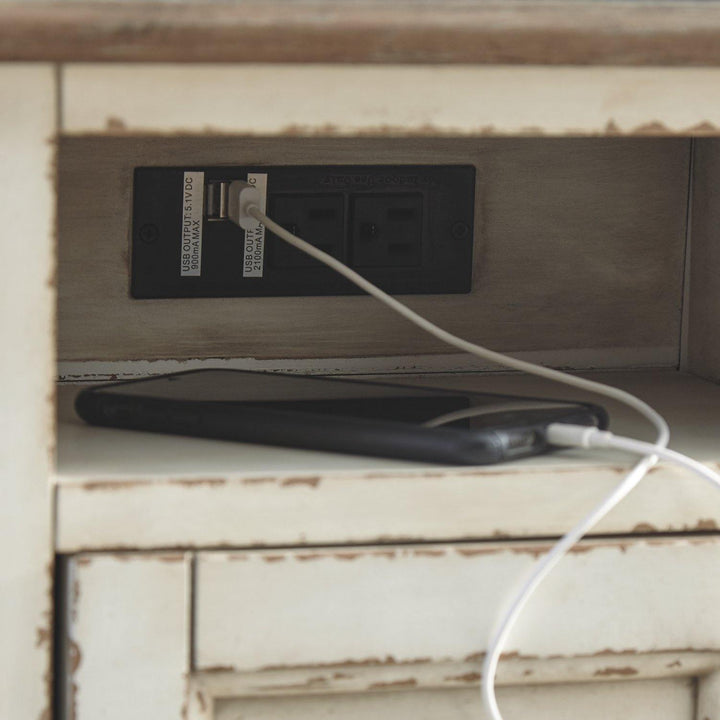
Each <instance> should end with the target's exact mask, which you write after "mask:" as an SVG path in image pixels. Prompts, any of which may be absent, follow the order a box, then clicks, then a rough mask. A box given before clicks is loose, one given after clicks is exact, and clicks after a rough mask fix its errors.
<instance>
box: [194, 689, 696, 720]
mask: <svg viewBox="0 0 720 720" xmlns="http://www.w3.org/2000/svg"><path fill="white" fill-rule="evenodd" d="M693 691H694V687H693V683H692V681H690V680H687V679H680V680H654V681H653V680H650V681H648V680H645V681H642V680H641V681H638V682H632V683H620V682H615V683H595V684H592V685H590V684H579V685H567V686H549V687H548V686H534V687H524V688H501V689H500V691H499V692H498V701H499V704H500V707H501V709H502V711H503V716H504V717H505V719H506V720H528V719H532V720H578V718H582V719H583V720H620V719H625V718H627V719H628V720H693V718H694V716H693V705H694V702H693V701H694V697H693V696H694V692H693ZM214 710H215V712H214V713H213V715H212V718H213V720H238V718H242V720H277V719H278V718H282V719H283V720H336V718H338V717H342V719H343V720H377V718H392V720H488V716H487V715H486V714H485V713H484V711H483V709H482V707H481V705H480V693H479V691H478V690H476V689H472V690H471V689H458V690H449V691H448V690H434V691H433V690H412V689H408V688H403V687H402V686H400V687H397V688H394V689H393V688H388V689H387V690H386V691H382V692H372V693H362V694H356V695H341V696H337V695H336V696H324V695H315V696H313V695H310V696H307V697H302V698H298V697H288V698H283V699H273V700H268V699H266V698H242V699H240V698H221V699H219V700H217V701H216V702H215V704H214ZM191 720H196V718H194V717H193V718H191ZM197 720H199V718H198V719H197ZM203 720H205V718H203ZM699 720H701V719H699Z"/></svg>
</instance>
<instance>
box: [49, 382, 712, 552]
mask: <svg viewBox="0 0 720 720" xmlns="http://www.w3.org/2000/svg"><path fill="white" fill-rule="evenodd" d="M593 377H597V378H599V379H604V380H606V381H609V382H612V383H614V384H617V385H619V386H622V387H625V388H627V389H629V390H631V391H634V392H636V393H638V394H639V395H640V396H641V397H643V398H645V399H646V400H648V401H649V402H651V403H652V404H653V405H655V406H656V407H657V408H658V409H659V410H660V411H661V412H663V413H664V414H665V416H666V417H667V418H668V420H669V422H670V424H671V427H672V428H673V441H672V442H673V446H674V447H675V448H676V449H678V450H680V451H683V452H687V453H689V454H690V455H692V456H693V457H696V458H697V459H699V460H701V461H703V462H707V463H708V464H710V465H711V466H717V463H718V461H720V443H719V442H718V439H717V438H718V437H720V413H718V407H720V387H718V386H716V385H713V384H712V383H708V382H705V381H702V380H699V379H697V378H695V377H692V376H689V375H683V374H680V373H675V372H668V371H642V372H635V373H633V372H629V373H628V372H626V373H611V374H607V373H606V374H596V375H593ZM395 379H396V380H397V381H401V380H402V379H401V378H399V377H396V378H395ZM424 382H425V383H427V384H434V385H438V386H443V387H468V388H474V389H477V390H490V391H493V390H494V391H496V392H510V393H513V392H514V393H517V394H526V395H534V396H541V395H549V396H553V395H558V394H559V395H560V396H562V397H575V396H577V395H576V393H574V392H573V391H572V390H565V389H560V390H558V389H557V388H556V387H555V386H553V385H550V384H547V383H542V382H540V381H538V380H535V379H533V378H529V377H522V376H517V375H495V376H487V375H484V376H477V375H455V376H426V377H425V378H424ZM61 391H62V392H61V393H60V397H61V405H62V406H63V410H64V411H63V412H62V415H61V417H62V422H61V424H60V426H59V431H60V432H59V442H60V444H59V460H60V462H59V468H58V476H57V478H56V482H57V486H58V528H57V532H58V535H57V544H58V547H59V548H60V549H61V550H62V551H64V552H71V551H77V550H80V549H102V548H112V547H128V546H132V547H137V548H152V547H177V546H186V547H188V546H191V547H212V546H223V547H231V546H233V545H254V544H261V545H262V544H278V545H281V544H297V543H301V544H313V543H345V542H352V543H357V542H377V541H387V540H391V539H392V540H400V541H402V540H433V539H434V540H441V539H447V538H487V537H490V538H492V537H496V536H508V537H521V536H542V535H560V534H562V533H563V532H565V531H566V530H567V529H569V527H571V526H572V524H574V523H575V522H577V520H578V519H579V518H580V517H581V516H582V515H583V514H584V513H585V512H587V511H588V510H589V509H590V508H591V507H592V506H593V505H594V504H595V503H597V502H598V501H599V500H600V498H601V497H602V496H603V495H605V494H606V493H608V492H609V491H610V489H611V488H612V487H614V486H615V485H616V484H617V483H618V482H619V481H620V480H621V478H622V473H623V472H624V471H625V470H626V469H627V468H628V467H629V463H630V458H629V457H628V456H624V455H621V454H610V453H588V452H580V451H566V452H563V453H561V454H555V455H547V456H542V457H538V458H533V459H529V460H525V461H522V462H515V463H512V464H508V465H500V466H486V467H482V468H457V467H454V468H453V467H444V468H442V467H438V466H431V465H420V464H412V463H408V462H402V461H391V460H382V459H373V458H361V457H355V456H345V455H335V454H331V453H317V452H311V451H303V450H292V449H288V448H273V447H266V446H261V445H246V444H240V443H229V442H221V441H209V440H201V439H197V438H182V437H174V436H163V435H155V434H149V433H137V432H129V431H124V430H111V429H105V428H92V427H88V426H84V425H83V424H81V422H80V421H79V420H77V419H73V416H72V411H71V410H70V408H69V401H70V400H71V399H72V396H73V395H74V393H75V392H76V388H74V387H63V388H61ZM606 405H607V407H608V409H609V410H610V413H611V418H612V421H611V426H612V427H613V428H614V429H615V431H616V432H618V433H621V434H627V435H630V436H633V437H643V436H644V437H650V434H649V431H648V428H647V423H645V422H644V421H643V420H642V419H640V418H639V417H636V416H634V414H632V413H630V412H629V411H627V410H624V409H622V408H621V407H620V406H618V405H616V404H615V403H606ZM718 525H720V495H718V493H717V491H716V490H714V489H713V488H712V487H711V486H710V485H708V484H707V483H705V482H703V481H702V480H700V479H697V478H695V477H693V476H689V475H688V474H687V473H685V472H684V471H682V470H679V469H677V468H673V467H669V466H665V465H663V466H660V467H658V468H657V469H655V470H653V471H652V473H651V474H650V476H649V477H648V478H647V479H646V480H645V481H644V482H643V483H642V484H641V485H640V486H639V488H638V489H637V490H635V491H634V492H633V493H632V494H631V495H630V496H629V497H628V498H627V499H626V500H624V501H623V503H622V504H621V505H620V506H619V507H618V508H617V509H616V510H614V511H613V512H612V513H611V514H610V515H609V516H608V518H607V519H606V520H605V521H603V522H602V523H601V524H600V525H599V526H598V529H597V532H602V533H630V532H648V531H657V532H665V531H683V530H711V529H716V528H717V527H718Z"/></svg>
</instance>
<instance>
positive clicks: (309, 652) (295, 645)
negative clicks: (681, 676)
mask: <svg viewBox="0 0 720 720" xmlns="http://www.w3.org/2000/svg"><path fill="white" fill-rule="evenodd" d="M547 547H548V546H547V545H545V544H537V543H535V544H533V543H517V542H513V543H483V544H457V545H433V546H429V545H423V546H402V547H401V546H381V547H365V548H353V549H348V548H343V549H320V550H304V551H303V550H297V551H273V552H242V553H202V554H200V555H199V557H198V566H197V586H196V611H195V618H196V626H195V636H196V645H195V667H196V669H198V670H207V669H212V668H216V669H217V668H221V669H223V670H232V671H247V670H253V669H257V668H264V667H265V668H266V667H274V668H293V667H300V666H310V665H334V664H337V665H342V664H358V663H371V664H372V663H375V664H377V663H382V662H389V663H408V664H412V663H415V664H418V663H421V662H441V661H454V662H462V661H472V660H473V659H475V660H477V658H478V653H481V652H482V651H484V649H485V646H486V645H485V644H486V641H487V638H488V635H489V633H490V629H491V626H492V623H493V622H494V620H495V618H496V615H497V613H498V610H499V608H500V606H501V605H502V603H503V602H504V601H505V599H506V598H507V597H508V596H509V593H510V592H511V591H512V589H513V588H515V587H517V583H518V580H519V578H521V577H522V576H523V575H524V573H526V572H527V571H528V570H529V569H530V567H531V566H532V564H533V562H534V561H535V559H536V558H537V557H538V556H539V554H541V553H542V552H544V551H545V550H547ZM719 561H720V544H719V541H718V539H717V538H715V537H706V538H695V539H677V540H675V539H663V540H648V541H637V540H635V541H627V542H623V541H621V540H613V541H589V542H586V543H583V544H582V545H580V546H579V547H577V548H575V550H574V552H572V553H571V554H570V556H569V557H567V558H566V559H564V560H563V562H562V563H561V564H560V565H559V566H558V568H557V569H556V570H555V572H554V573H553V574H552V575H551V576H550V578H548V580H547V582H546V583H544V584H543V585H542V586H541V587H540V589H539V590H538V592H537V595H536V596H535V597H534V598H533V600H532V601H531V602H530V603H529V605H528V607H527V609H526V611H525V612H524V614H523V615H522V617H521V618H520V621H519V622H518V625H517V626H516V629H515V630H514V632H513V634H512V636H511V638H510V642H509V646H508V648H507V651H508V652H512V653H515V654H519V655H520V656H523V657H525V658H547V657H552V656H561V657H566V658H568V657H569V658H577V657H578V656H584V657H589V656H593V655H596V654H599V655H598V656H599V657H601V656H602V654H604V653H622V654H624V655H627V656H628V657H627V658H625V659H623V662H622V665H623V667H626V666H629V667H630V668H631V671H632V657H631V655H632V654H637V653H645V654H648V653H657V652H661V651H668V650H670V651H679V650H691V651H697V650H717V649H720V622H718V616H719V615H720V575H718V573H717V567H718V562H719ZM615 664H616V663H615ZM631 671H629V672H631Z"/></svg>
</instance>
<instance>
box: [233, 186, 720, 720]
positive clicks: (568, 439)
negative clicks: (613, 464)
mask: <svg viewBox="0 0 720 720" xmlns="http://www.w3.org/2000/svg"><path fill="white" fill-rule="evenodd" d="M228 210H229V211H228V218H229V219H230V220H231V221H233V222H235V223H236V224H237V225H239V226H240V227H242V228H244V229H246V230H249V229H253V228H255V227H257V226H258V225H259V224H262V225H264V226H265V227H266V228H267V229H268V230H271V231H272V232H273V233H274V234H275V235H277V236H278V237H279V238H281V239H283V240H284V241H285V242H287V243H289V244H290V245H292V246H293V247H295V248H297V249H298V250H300V251H301V252H304V253H306V254H307V255H309V256H310V257H313V258H315V259H316V260H318V261H319V262H321V263H324V264H325V265H327V266H328V267H330V268H332V269H333V270H335V271H336V272H338V273H339V274H340V275H342V276H344V277H345V278H347V279H348V280H349V281H350V282H352V283H354V284H355V285H357V287H359V288H360V289H361V290H364V291H365V292H367V293H368V294H369V295H372V296H373V297H374V298H376V299H377V300H379V301H380V302H382V303H383V304H385V305H386V306H387V307H389V308H390V309H391V310H394V311H395V312H396V313H398V314H399V315H401V316H402V317H404V318H406V319H407V320H409V321H410V322H411V323H413V324H414V325H416V326H417V327H419V328H421V329H422V330H425V331H426V332H428V333H430V334H431V335H433V336H434V337H436V338H437V339H439V340H442V341H443V342H445V343H447V344H448V345H451V346H452V347H455V348H457V349H458V350H461V351H463V352H467V353H470V354H472V355H475V356H476V357H479V358H482V359H483V360H489V361H491V362H494V363H497V364H499V365H504V366H506V367H509V368H512V369H513V370H520V371H522V372H526V373H529V374H531V375H537V376H539V377H543V378H546V379H548V380H554V381H556V382H560V383H564V384H566V385H570V386H572V387H575V388H579V389H581V390H585V391H588V392H592V393H596V394H598V395H604V396H606V397H609V398H612V399H613V400H617V401H618V402H621V403H623V404H624V405H627V406H628V407H631V408H633V409H634V410H636V411H637V412H639V413H640V414H641V415H643V416H644V417H645V418H647V420H649V422H650V423H652V425H653V426H654V427H655V429H656V430H657V439H656V440H655V444H652V443H640V442H637V441H632V440H627V439H625V438H614V436H612V437H613V438H614V439H613V440H612V444H611V441H610V440H609V439H608V438H604V436H597V438H598V439H597V440H592V442H593V443H594V442H605V443H607V444H606V445H604V447H618V448H619V447H620V444H624V447H623V448H621V449H625V450H628V451H630V452H634V453H636V454H640V455H642V456H643V457H642V459H641V460H640V461H639V462H637V463H636V465H635V466H634V467H633V468H632V469H631V470H630V472H629V473H628V475H627V476H626V477H625V478H624V479H623V480H622V482H621V483H620V484H619V485H618V486H617V487H616V488H615V489H614V490H613V491H612V493H610V494H609V495H608V496H607V497H606V498H605V499H604V500H603V501H602V502H601V503H600V504H599V505H598V506H597V507H595V508H594V509H593V510H592V511H591V512H590V513H588V514H587V515H586V516H585V517H584V518H583V519H582V520H581V521H580V522H579V523H578V524H577V525H576V526H575V527H574V528H573V529H572V530H570V531H569V532H568V533H567V534H566V535H565V536H563V537H562V538H561V539H560V540H559V541H558V543H557V544H556V545H555V546H554V547H553V548H552V549H551V550H550V552H549V553H548V554H547V555H545V556H544V557H543V558H542V559H541V560H540V561H539V562H538V563H536V565H535V566H534V568H533V570H532V572H531V573H530V575H529V577H528V578H527V579H526V581H525V583H524V585H523V588H522V590H521V591H520V592H519V593H518V594H517V596H516V597H515V598H514V600H513V601H512V602H511V603H510V605H509V607H508V609H507V610H506V611H505V612H504V613H503V615H502V616H501V619H500V621H499V623H498V625H497V629H496V630H495V632H494V633H493V636H492V638H491V640H490V643H489V645H488V650H487V653H486V655H485V663H484V666H483V673H482V694H483V702H484V704H485V707H486V709H487V711H488V713H489V715H490V717H491V718H492V720H503V718H502V715H501V713H500V709H499V707H498V705H497V699H496V696H495V675H496V671H497V665H498V661H499V659H500V655H501V653H502V648H503V647H504V645H505V643H506V641H507V639H508V637H509V635H510V632H511V631H512V628H513V625H514V624H515V621H516V620H517V618H518V616H519V614H520V612H521V611H522V609H523V607H524V606H525V604H526V603H527V601H528V599H529V598H530V596H531V595H532V593H533V592H534V590H535V589H536V588H537V587H538V585H539V584H540V583H541V582H542V581H543V579H544V578H545V577H546V576H547V575H548V573H550V571H551V570H552V569H553V568H554V567H555V565H556V564H557V563H558V562H559V561H560V560H561V558H562V557H563V556H564V555H565V554H566V553H567V552H568V550H569V549H570V548H571V547H572V546H573V545H574V544H575V543H576V542H577V541H578V540H579V539H580V538H581V537H582V536H583V535H585V534H586V533H587V532H588V531H589V530H590V529H591V528H592V527H593V526H594V525H595V524H596V523H597V522H599V521H600V520H601V519H602V518H603V517H604V516H605V515H606V514H607V513H608V512H610V510H611V509H612V508H613V507H615V505H617V504H618V503H619V502H620V501H621V500H622V499H623V498H624V497H625V496H626V495H627V494H628V493H629V492H630V491H631V490H632V489H633V488H634V487H635V486H636V485H637V484H638V483H639V482H640V480H642V478H643V477H644V476H645V475H646V473H647V471H648V470H649V469H650V468H651V467H652V466H653V465H654V464H655V463H656V462H657V460H658V455H660V454H662V456H663V458H665V459H668V460H670V461H672V462H679V459H678V454H677V453H672V451H669V450H666V447H667V444H668V440H669V438H670V431H669V428H668V425H667V423H666V422H665V419H664V418H663V417H662V416H661V415H660V414H659V413H658V412H656V411H655V410H654V409H653V408H652V407H650V406H649V405H648V404H647V403H645V402H643V401H642V400H640V399H639V398H637V397H635V396H634V395H632V394H630V393H628V392H625V391H624V390H620V389H618V388H614V387H612V386H609V385H605V384H603V383H599V382H595V381H592V380H586V379H584V378H579V377H575V376H574V375H569V374H567V373H564V372H561V371H559V370H554V369H552V368H546V367H543V366H541V365H535V364H533V363H529V362H526V361H523V360H518V359H516V358H513V357H510V356H508V355H503V354H501V353H498V352H495V351H493V350H490V349H488V348H485V347H482V346H481V345H476V344H475V343H471V342H469V341H467V340H464V339H463V338H460V337H458V336H457V335H453V334H452V333H449V332H447V331H446V330H443V329H442V328H440V327H438V326H437V325H435V324H434V323H432V322H430V321H429V320H427V319H426V318H424V317H422V316H421V315H418V314H417V313H416V312H415V311H413V310H411V309H410V308H409V307H407V305H404V304H403V303H401V302H400V301H398V300H396V299H395V298H394V297H392V296H391V295H388V294H387V293H386V292H384V291H383V290H381V289H380V288H378V287H376V286H375V285H373V284H372V283H371V282H369V281H368V280H366V279H365V278H364V277H363V276H362V275H359V274H358V273H356V272H355V271H354V270H352V269H351V268H349V267H347V265H344V264H343V263H342V262H340V261H339V260H337V259H336V258H334V257H332V255H329V254H328V253H325V252H323V251H322V250H319V249H318V248H316V247H315V246H313V245H311V244H310V243H307V242H305V241H304V240H302V239H301V238H299V237H297V236H296V235H293V233H291V232H289V231H288V230H286V229H285V228H284V227H282V226H281V225H278V223H276V222H275V221H273V220H272V219H271V218H269V217H268V216H267V215H265V213H263V212H262V211H261V210H260V194H259V192H258V190H257V189H256V188H254V187H253V186H252V185H249V184H248V183H245V182H243V181H240V180H236V181H234V182H232V183H230V188H229V200H228ZM566 427H576V428H578V430H582V431H586V430H587V429H588V428H586V427H580V426H565V425H560V424H555V425H551V426H550V428H551V429H553V433H552V439H551V438H550V436H548V440H549V441H550V442H551V443H553V444H558V445H569V446H572V445H577V446H580V447H599V446H600V445H595V444H593V445H582V443H583V442H591V440H590V439H589V437H590V436H585V435H583V436H582V437H579V436H577V434H575V435H572V434H570V433H565V432H564V431H561V428H566ZM595 430H597V429H595ZM609 435H611V434H609ZM592 437H593V438H595V437H596V436H595V435H593V436H592ZM603 438H604V439H603ZM621 441H622V442H621ZM578 443H580V444H579V445H578ZM631 444H632V447H631V446H630V445H631ZM681 457H683V463H681V464H684V466H685V467H689V468H690V469H693V470H694V471H696V472H700V471H699V469H698V468H696V467H694V466H693V467H691V466H690V464H689V463H688V462H686V460H687V461H689V458H686V459H685V458H684V456H681ZM690 462H691V463H694V461H690ZM696 465H698V466H699V467H700V468H703V472H705V471H707V472H711V471H709V470H708V469H707V468H705V467H704V466H702V465H700V463H696ZM701 474H702V473H701ZM711 475H712V476H713V477H710V476H708V475H707V474H704V475H703V476H704V477H706V479H709V480H711V481H712V482H714V483H716V484H718V485H719V486H720V477H718V476H716V475H715V474H714V473H711Z"/></svg>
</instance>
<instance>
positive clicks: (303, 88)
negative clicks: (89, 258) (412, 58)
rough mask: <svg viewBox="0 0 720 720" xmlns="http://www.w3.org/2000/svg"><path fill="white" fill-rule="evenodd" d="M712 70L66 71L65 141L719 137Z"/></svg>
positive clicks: (718, 79) (716, 79) (719, 78)
mask: <svg viewBox="0 0 720 720" xmlns="http://www.w3.org/2000/svg"><path fill="white" fill-rule="evenodd" d="M718 85H720V69H719V68H652V67H648V68H622V67H613V68H603V67H574V68H570V67H553V68H547V67H539V66H538V67H531V66H515V67H502V66H495V67H490V66H482V65H480V66H462V65H448V66H417V65H415V66H397V65H396V66H393V65H386V66H363V65H336V66H332V65H311V66H291V65H283V64H276V65H252V64H243V65H238V66H231V65H182V66H169V65H142V64H134V65H116V66H107V65H105V66H102V65H83V64H79V65H67V66H65V67H64V68H63V92H64V98H65V102H64V110H63V131H64V132H66V133H87V132H92V133H107V132H109V133H111V134H117V133H123V132H136V133H141V132H189V133H209V132H222V133H238V134H263V135H274V134H290V135H303V134H325V135H353V134H358V133H368V132H370V133H377V134H385V135H392V134H400V135H405V134H419V135H431V136H432V135H477V134H499V135H513V134H524V135H566V134H611V135H613V134H617V133H623V134H629V133H638V134H643V133H644V134H657V133H658V132H660V133H682V134H698V133H701V134H702V133H706V134H707V133H714V134H717V133H718V132H719V131H720V102H718V100H717V93H716V89H717V87H718Z"/></svg>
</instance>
